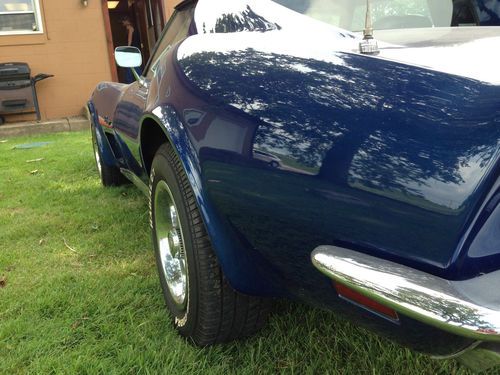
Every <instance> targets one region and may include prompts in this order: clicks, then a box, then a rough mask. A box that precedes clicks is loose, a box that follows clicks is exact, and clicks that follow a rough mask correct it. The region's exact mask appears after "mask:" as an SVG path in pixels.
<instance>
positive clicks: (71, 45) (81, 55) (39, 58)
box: [0, 0, 111, 122]
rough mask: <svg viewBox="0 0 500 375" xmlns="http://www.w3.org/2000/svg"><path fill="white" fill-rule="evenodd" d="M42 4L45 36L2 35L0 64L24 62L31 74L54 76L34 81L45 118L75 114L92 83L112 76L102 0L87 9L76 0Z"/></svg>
mask: <svg viewBox="0 0 500 375" xmlns="http://www.w3.org/2000/svg"><path fill="white" fill-rule="evenodd" d="M40 7H41V13H42V21H43V29H44V32H43V34H42V35H16V36H14V35H0V62H14V61H20V62H27V63H28V64H29V65H30V67H31V71H32V75H35V74H37V73H51V74H54V75H55V77H53V78H50V79H47V80H44V81H42V82H39V83H38V85H37V92H38V99H39V102H40V109H41V113H42V118H43V119H49V118H50V119H53V118H58V117H65V116H72V115H76V114H79V113H80V112H81V110H82V108H83V106H84V105H85V103H86V101H87V100H88V98H89V96H90V94H91V93H92V90H93V89H94V87H95V85H96V84H97V83H98V82H100V81H104V80H111V70H110V63H109V58H108V50H107V45H106V33H105V27H104V25H105V24H104V17H103V12H102V8H101V0H89V1H88V6H87V7H83V6H82V5H81V3H80V0H40ZM0 95H1V92H0ZM22 117H23V118H26V115H25V116H22ZM29 118H33V116H32V115H30V116H29ZM6 119H7V121H9V122H12V121H16V120H19V119H21V118H20V117H18V116H7V117H6Z"/></svg>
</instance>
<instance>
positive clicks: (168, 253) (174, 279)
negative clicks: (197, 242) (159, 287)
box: [153, 180, 188, 309]
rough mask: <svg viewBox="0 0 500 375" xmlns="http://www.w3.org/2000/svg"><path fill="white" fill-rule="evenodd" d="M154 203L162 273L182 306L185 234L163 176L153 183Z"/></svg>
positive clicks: (185, 271) (185, 300) (184, 273)
mask: <svg viewBox="0 0 500 375" xmlns="http://www.w3.org/2000/svg"><path fill="white" fill-rule="evenodd" d="M153 204H154V217H153V220H154V223H155V231H156V243H157V247H158V251H159V253H160V262H161V266H162V267H161V269H162V271H163V276H164V277H165V281H166V282H167V287H168V290H169V292H170V295H171V297H172V299H173V301H174V303H175V304H176V305H177V307H179V308H180V309H184V308H185V307H186V303H187V287H188V273H187V261H186V255H185V252H184V237H183V233H182V227H181V225H180V221H179V220H178V214H177V207H176V206H175V202H174V198H173V196H172V192H171V191H170V188H169V187H168V185H167V183H166V182H165V181H163V180H162V181H159V182H158V184H157V185H156V189H155V194H154V199H153Z"/></svg>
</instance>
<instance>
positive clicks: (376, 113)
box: [88, 0, 500, 369]
mask: <svg viewBox="0 0 500 375" xmlns="http://www.w3.org/2000/svg"><path fill="white" fill-rule="evenodd" d="M499 15H500V4H499V2H498V1H490V0H470V1H469V0H453V1H452V0H412V1H410V0H407V1H403V0H399V1H389V0H372V1H368V2H367V1H366V0H331V1H326V0H325V1H323V0H309V1H295V0H275V1H271V0H199V1H194V0H188V1H184V2H182V3H181V4H180V5H178V6H177V8H176V11H175V13H174V15H173V16H172V18H171V19H170V21H169V23H168V24H167V26H166V28H165V30H164V32H163V34H162V36H161V38H160V40H159V41H158V43H157V45H156V47H155V49H154V52H153V53H152V56H151V58H150V59H149V61H148V62H147V64H146V65H145V67H144V69H143V73H142V75H141V76H139V75H138V74H137V73H135V70H134V71H133V72H134V73H135V76H136V82H134V83H132V84H130V85H124V84H119V83H111V82H103V83H100V84H99V85H98V86H97V88H96V90H95V91H94V93H93V94H92V97H91V99H90V100H89V102H88V108H89V112H90V114H91V119H92V121H91V122H92V125H91V127H92V135H93V143H94V151H95V152H94V153H95V157H96V163H97V168H98V171H99V174H100V177H101V180H102V183H103V184H104V185H105V186H110V185H118V184H121V183H124V182H126V181H129V180H130V181H132V182H133V183H134V184H135V185H137V186H138V187H139V188H140V189H142V191H143V192H144V193H145V194H146V195H147V196H148V198H149V202H150V221H151V228H152V237H153V243H154V248H155V253H156V260H157V265H158V272H159V276H160V282H161V285H162V290H163V293H164V297H165V301H166V305H167V308H168V310H169V311H170V314H171V316H172V317H173V321H174V324H175V326H176V328H177V330H178V331H179V333H180V334H181V335H183V336H185V337H188V338H190V339H191V340H192V341H193V342H194V343H195V344H197V345H202V346H204V345H210V344H214V343H220V342H226V341H228V340H232V339H235V338H239V337H244V336H248V335H250V334H252V333H254V332H256V331H257V330H259V328H261V327H262V326H263V325H264V324H265V322H266V318H267V313H268V311H269V306H270V302H269V301H270V300H272V299H273V298H282V297H285V298H293V299H298V300H301V301H305V302H307V303H310V304H313V305H316V306H320V307H323V308H327V309H331V310H333V311H335V312H337V313H338V314H343V315H345V316H346V317H348V318H349V319H351V320H353V321H355V322H356V323H357V324H360V325H363V326H365V327H368V328H369V329H371V330H373V331H375V332H377V333H379V334H381V335H385V336H386V337H389V338H391V339H392V340H394V341H397V342H399V343H401V344H402V345H406V346H409V347H411V348H413V349H415V350H418V351H421V352H424V353H428V354H430V355H432V356H434V357H439V358H447V357H459V358H460V359H462V360H463V361H464V362H465V363H467V364H468V365H470V366H473V367H475V368H477V369H483V368H487V367H491V366H495V365H497V364H499V363H500V293H498V289H497V288H500V205H499V202H500V162H499V157H500V69H499V68H498V64H499V61H500V27H498V25H500V19H499ZM115 57H116V60H117V63H118V65H120V66H122V67H126V68H131V69H133V68H135V67H138V66H140V65H141V63H142V58H141V55H140V52H139V51H138V50H137V49H135V48H133V47H118V48H117V49H116V53H115Z"/></svg>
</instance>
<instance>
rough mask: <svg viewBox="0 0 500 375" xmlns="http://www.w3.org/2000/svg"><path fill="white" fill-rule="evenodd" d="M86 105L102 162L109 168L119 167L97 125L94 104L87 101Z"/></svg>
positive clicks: (101, 130)
mask: <svg viewBox="0 0 500 375" xmlns="http://www.w3.org/2000/svg"><path fill="white" fill-rule="evenodd" d="M87 105H88V107H89V111H90V114H91V116H92V123H93V124H94V128H95V130H96V140H97V147H98V148H99V152H100V157H101V160H102V162H103V163H104V164H106V165H107V166H109V167H119V163H118V161H117V160H116V157H115V155H114V153H113V150H112V148H111V145H110V144H109V142H108V138H107V137H106V134H105V132H104V129H103V128H102V127H101V126H100V125H99V119H98V116H97V112H96V110H95V107H94V104H93V103H92V101H89V102H88V103H87ZM95 124H97V125H95Z"/></svg>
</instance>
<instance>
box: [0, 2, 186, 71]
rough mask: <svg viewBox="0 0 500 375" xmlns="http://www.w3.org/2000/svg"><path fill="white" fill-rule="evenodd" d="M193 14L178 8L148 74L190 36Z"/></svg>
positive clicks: (158, 46)
mask: <svg viewBox="0 0 500 375" xmlns="http://www.w3.org/2000/svg"><path fill="white" fill-rule="evenodd" d="M0 1H1V0H0ZM193 14H194V7H187V8H183V9H182V10H177V11H176V12H175V13H174V15H173V16H172V18H170V20H169V21H168V24H167V26H165V30H163V35H162V36H161V37H160V40H159V41H158V43H157V44H156V47H155V49H154V52H153V55H152V56H151V58H150V60H149V64H148V69H147V70H148V72H147V75H148V76H149V75H150V73H154V71H155V70H156V66H157V64H158V61H159V60H160V58H161V57H162V56H163V55H164V54H166V53H167V52H168V50H170V48H172V46H173V45H174V44H175V43H177V42H179V41H181V40H182V39H184V38H186V37H187V36H188V34H189V27H190V26H191V22H192V21H193Z"/></svg>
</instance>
